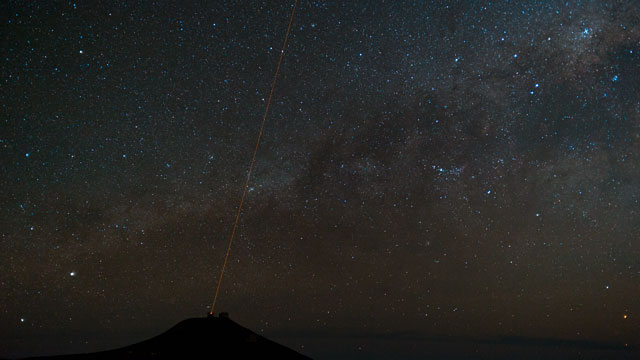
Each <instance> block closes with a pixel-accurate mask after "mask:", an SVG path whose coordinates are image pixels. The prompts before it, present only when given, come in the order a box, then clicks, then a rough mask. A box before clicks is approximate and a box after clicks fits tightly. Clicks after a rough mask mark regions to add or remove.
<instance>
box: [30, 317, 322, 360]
mask: <svg viewBox="0 0 640 360" xmlns="http://www.w3.org/2000/svg"><path fill="white" fill-rule="evenodd" d="M267 357H274V358H277V359H310V358H309V357H307V356H304V355H302V354H299V353H297V352H295V351H293V350H291V349H289V348H287V347H286V346H283V345H280V344H278V343H276V342H273V341H271V340H269V339H266V338H264V337H262V336H260V335H258V334H256V333H254V332H252V331H251V330H249V329H247V328H244V327H242V326H240V325H238V324H237V323H236V322H234V321H232V320H231V319H229V317H228V315H226V314H224V313H223V314H222V315H221V316H219V317H213V316H210V317H207V318H193V319H187V320H184V321H182V322H180V323H178V324H177V325H176V326H174V327H172V328H171V329H169V330H168V331H166V332H164V333H162V334H160V335H158V336H156V337H153V338H151V339H148V340H145V341H142V342H139V343H137V344H133V345H129V346H125V347H122V348H119V349H114V350H107V351H100V352H95V353H88V354H73V355H57V356H46V357H32V358H28V359H30V360H36V359H46V360H62V359H73V360H84V359H98V360H100V359H104V360H106V359H109V360H111V359H225V358H235V359H245V358H267Z"/></svg>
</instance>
